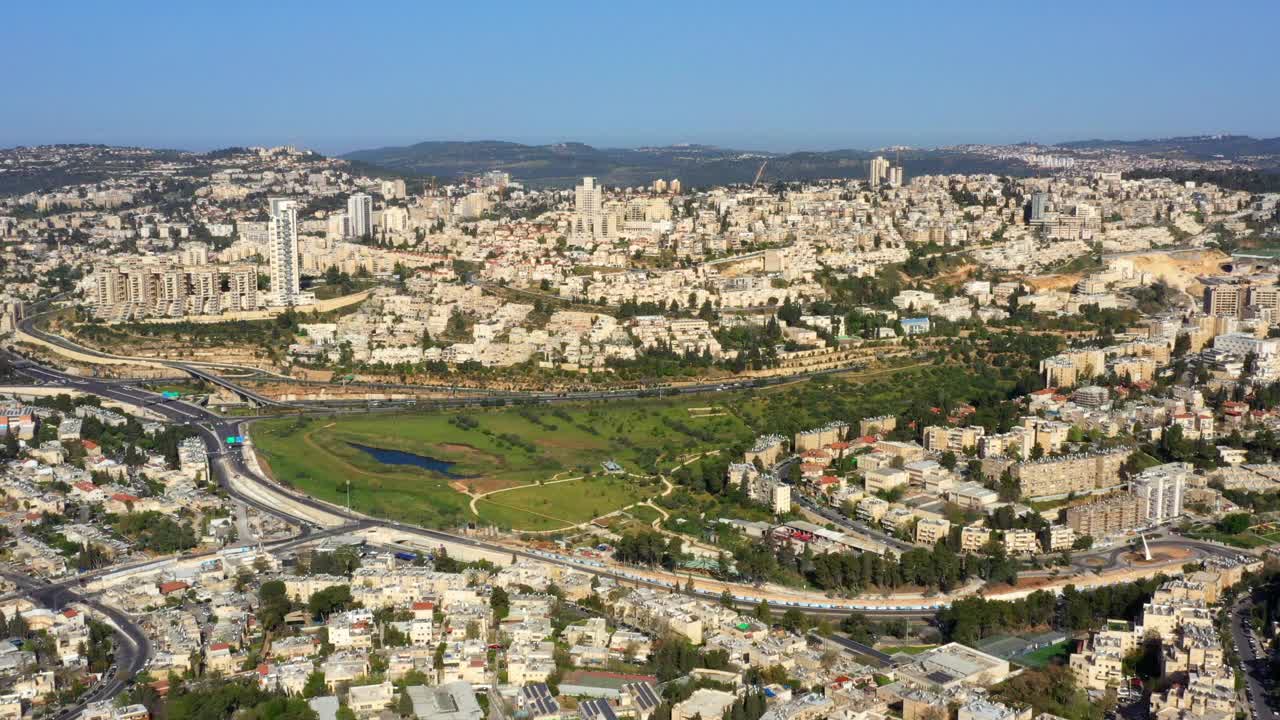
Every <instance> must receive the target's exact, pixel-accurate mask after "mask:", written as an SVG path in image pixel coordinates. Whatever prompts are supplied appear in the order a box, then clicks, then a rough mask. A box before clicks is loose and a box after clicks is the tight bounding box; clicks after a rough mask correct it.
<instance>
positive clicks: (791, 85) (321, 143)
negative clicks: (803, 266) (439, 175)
mask: <svg viewBox="0 0 1280 720" xmlns="http://www.w3.org/2000/svg"><path fill="white" fill-rule="evenodd" d="M2 16H3V18H4V19H3V22H0V57H2V58H3V66H4V68H5V72H4V90H3V94H2V95H0V97H2V98H3V101H0V146H5V147H7V146H12V145H18V144H27V145H30V144H37V143H49V142H104V143H127V144H140V145H147V146H164V147H180V148H190V149H208V148H214V147H223V146H227V145H233V144H235V145H258V144H275V143H286V142H289V143H296V144H299V145H303V146H306V147H312V148H316V149H318V150H321V151H323V152H335V153H336V152H342V151H347V150H352V149H358V148H366V147H373V146H379V145H387V144H401V143H410V142H417V141H421V140H453V139H458V140H478V139H503V140H514V141H519V142H539V143H541V142H555V141H562V140H580V141H583V142H588V143H592V144H596V145H602V146H603V145H614V146H630V145H639V144H650V143H676V142H700V143H710V144H718V145H724V146H731V147H740V148H758V149H769V150H790V149H830V148H847V147H854V148H873V147H878V146H882V145H887V144H893V143H903V144H914V145H937V144H949V143H955V142H1016V141H1020V140H1039V141H1047V142H1054V141H1061V140H1070V139H1083V138H1091V137H1109V138H1142V137H1164V136H1169V135H1177V134H1198V133H1212V132H1234V133H1246V134H1252V135H1255V136H1267V137H1270V136H1275V135H1280V90H1278V88H1280V72H1278V70H1280V54H1277V52H1276V45H1275V32H1276V28H1277V26H1278V25H1280V2H1276V0H1261V1H1256V2H1255V1H1241V2H1230V3H1207V2H1203V1H1200V2H1182V1H1181V0H1169V1H1167V2H1143V1H1138V0H1108V1H1107V2H1096V3H1095V2H994V1H993V2H964V3H959V2H956V3H953V2H950V1H949V0H946V1H943V0H938V1H937V2H911V1H906V0H894V1H892V2H884V1H878V0H877V1H872V0H868V1H867V2H858V1H854V0H849V1H845V2H830V3H818V2H814V3H809V2H795V1H792V2H777V1H776V0H774V1H772V2H750V1H742V2H711V1H710V0H684V1H683V2H674V3H667V2H651V3H618V2H609V1H607V0H596V1H595V2H590V3H587V2H581V3H579V2H571V1H569V0H563V1H560V0H552V2H523V3H518V4H517V3H504V2H474V1H469V2H452V3H444V2H421V1H416V2H376V3H362V2H342V3H335V2H324V1H323V0H316V1H314V2H283V1H281V2H276V1H274V0H264V1H262V2H236V1H218V2H213V1H209V2H204V1H202V0H197V1H196V2H172V0H170V1H168V2H143V1H141V0H137V1H135V0H126V1H125V2H100V1H97V0H94V1H93V2H89V1H87V0H85V1H82V2H75V1H74V0H71V1H67V2H56V1H55V0H25V1H24V0H13V2H9V3H7V4H6V5H5V9H4V11H3V15H2Z"/></svg>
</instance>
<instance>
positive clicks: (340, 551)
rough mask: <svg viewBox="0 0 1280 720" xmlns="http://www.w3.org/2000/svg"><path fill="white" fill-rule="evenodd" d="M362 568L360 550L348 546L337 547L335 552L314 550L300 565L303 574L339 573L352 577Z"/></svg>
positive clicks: (341, 575) (299, 569) (342, 575)
mask: <svg viewBox="0 0 1280 720" xmlns="http://www.w3.org/2000/svg"><path fill="white" fill-rule="evenodd" d="M359 568H360V551H359V550H357V549H356V548H354V547H350V546H346V547H339V548H335V549H334V550H333V552H313V553H311V554H310V556H309V557H308V558H307V560H306V562H305V563H302V564H301V565H300V566H299V567H298V572H299V573H300V574H302V575H338V576H340V577H350V576H351V573H353V572H355V571H356V570H358V569H359Z"/></svg>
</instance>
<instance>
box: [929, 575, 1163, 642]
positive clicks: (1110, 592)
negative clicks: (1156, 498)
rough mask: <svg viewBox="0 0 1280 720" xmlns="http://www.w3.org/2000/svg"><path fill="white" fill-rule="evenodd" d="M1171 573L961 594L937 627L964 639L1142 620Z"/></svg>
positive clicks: (948, 636) (946, 636)
mask: <svg viewBox="0 0 1280 720" xmlns="http://www.w3.org/2000/svg"><path fill="white" fill-rule="evenodd" d="M1166 579H1167V578H1166V577H1165V576H1164V575H1156V576H1154V577H1151V578H1147V579H1145V580H1140V581H1137V582H1133V583H1126V584H1123V585H1107V586H1103V587H1100V588H1097V589H1094V590H1084V591H1082V590H1077V589H1076V587H1075V586H1074V585H1068V586H1067V587H1066V588H1064V589H1063V591H1062V595H1061V597H1057V596H1055V595H1053V594H1052V593H1049V592H1046V591H1044V590H1037V591H1035V592H1033V593H1031V594H1030V595H1028V596H1027V597H1025V598H1021V599H1018V600H987V599H986V598H981V597H966V598H960V599H958V600H955V601H953V602H952V603H951V605H950V606H948V607H946V608H943V609H942V610H941V611H939V612H938V629H939V630H940V631H941V633H942V636H943V638H944V639H946V640H948V641H956V642H963V643H972V642H975V641H978V640H982V639H983V638H987V637H991V636H994V635H1005V634H1011V633H1019V632H1024V631H1027V630H1032V629H1035V628H1043V627H1055V628H1057V629H1059V630H1071V631H1075V630H1092V629H1096V628H1098V627H1100V626H1101V625H1102V623H1104V622H1106V621H1107V620H1108V619H1117V620H1129V621H1133V620H1137V619H1138V617H1139V616H1140V615H1141V614H1142V606H1143V604H1145V603H1146V602H1147V601H1149V600H1150V599H1151V595H1152V594H1153V593H1154V592H1155V590H1156V588H1157V587H1159V586H1160V585H1161V583H1163V582H1164V581H1165V580H1166Z"/></svg>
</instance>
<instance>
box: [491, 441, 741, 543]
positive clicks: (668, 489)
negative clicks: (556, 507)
mask: <svg viewBox="0 0 1280 720" xmlns="http://www.w3.org/2000/svg"><path fill="white" fill-rule="evenodd" d="M719 454H720V451H719V450H709V451H707V452H702V453H695V454H693V455H690V456H689V457H688V458H686V459H685V461H684V462H682V463H680V464H679V465H676V466H675V467H674V468H672V471H675V470H679V469H680V468H682V467H684V466H686V465H688V464H690V463H692V462H694V461H697V460H701V459H702V458H703V457H706V456H709V455H719ZM557 475H559V473H557ZM627 476H628V477H633V478H651V477H654V476H653V475H639V474H636V473H631V472H629V473H627ZM552 477H553V478H554V477H556V476H555V475H553V476H552ZM583 477H585V476H583V475H579V476H577V477H571V478H563V479H560V480H555V479H553V480H549V481H547V482H544V483H542V486H543V487H545V486H547V485H554V484H556V483H564V482H571V481H573V480H581V479H583ZM657 478H658V479H659V480H660V481H662V485H663V487H662V492H661V493H659V494H658V497H666V496H668V495H670V494H671V493H673V492H675V489H676V486H675V483H673V482H671V479H670V478H668V477H667V476H666V475H665V474H662V473H659V474H658V475H657ZM537 485H538V483H526V484H524V485H516V486H513V487H509V488H499V489H497V490H490V491H489V492H486V493H480V494H479V495H472V497H471V513H472V514H473V515H475V516H476V517H480V513H479V510H478V508H477V505H476V504H477V503H478V502H479V501H480V500H482V499H485V498H487V497H489V496H492V495H497V494H498V493H502V492H507V491H508V490H519V489H520V488H527V487H532V486H537ZM489 502H491V503H493V504H494V505H497V506H499V507H505V508H509V509H513V510H519V511H521V512H525V513H529V514H530V515H537V516H538V517H543V518H546V519H548V520H557V521H559V522H563V523H565V524H564V525H563V526H561V527H558V528H553V529H550V530H521V531H519V532H521V533H524V534H527V535H551V534H554V533H562V532H567V531H571V530H581V529H582V528H585V527H587V526H588V525H590V524H592V523H594V522H596V521H597V520H604V519H605V518H610V517H613V516H615V515H620V514H622V513H625V512H626V511H628V510H632V509H634V508H636V507H639V506H641V505H644V506H647V507H651V508H653V509H654V510H656V511H658V512H659V513H661V514H662V517H661V518H659V519H657V520H654V521H653V523H652V524H651V526H652V527H653V529H655V530H657V531H658V532H660V533H662V534H663V535H671V536H675V535H676V533H672V532H670V531H667V530H663V529H662V528H660V527H658V523H659V522H661V521H662V520H665V519H667V518H669V517H671V516H670V514H669V513H667V511H666V510H663V509H662V508H660V507H658V505H657V504H655V503H654V502H653V500H652V499H649V500H641V501H639V502H634V503H631V504H630V505H626V506H623V507H620V508H617V509H616V510H612V511H610V512H607V513H604V514H603V515H598V516H596V517H593V518H591V519H589V520H584V521H583V522H579V523H575V522H573V521H571V520H566V519H564V518H558V517H554V516H552V515H545V514H543V513H540V512H537V511H534V510H529V509H528V508H519V507H514V506H511V505H503V504H502V503H500V502H497V501H496V500H489ZM682 539H683V538H682ZM686 542H690V541H688V540H686ZM693 544H695V545H699V546H700V547H704V548H708V549H709V546H701V545H700V544H699V543H693Z"/></svg>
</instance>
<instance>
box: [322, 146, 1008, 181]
mask: <svg viewBox="0 0 1280 720" xmlns="http://www.w3.org/2000/svg"><path fill="white" fill-rule="evenodd" d="M875 155H876V153H875V152H869V151H865V150H830V151H823V152H796V153H770V152H758V151H749V150H733V149H727V148H718V147H713V146H709V145H672V146H666V147H640V148H596V147H592V146H590V145H585V144H583V143H558V144H555V145H522V144H520V143H513V142H502V141H496V140H485V141H478V142H423V143H418V144H416V145H407V146H403V147H384V148H376V149H372V150H358V151H356V152H352V153H348V154H346V155H343V156H342V157H343V158H344V159H347V160H352V161H355V162H360V163H363V164H366V165H371V166H374V167H380V168H384V169H386V170H389V171H394V172H400V173H405V174H408V175H418V176H433V177H438V178H441V179H443V180H454V179H459V178H464V177H468V176H474V175H478V174H480V173H483V172H486V171H489V170H501V171H505V172H509V173H511V176H512V177H514V178H519V179H520V180H521V181H523V182H525V183H528V184H530V185H535V186H542V187H570V186H572V185H574V184H576V183H577V182H578V181H579V179H580V178H582V177H583V176H584V175H590V176H593V177H596V178H597V179H598V180H600V182H602V183H604V184H606V185H614V186H619V185H646V184H649V183H651V182H653V181H654V180H656V179H657V178H666V179H668V180H669V179H671V178H679V179H680V181H681V182H682V183H683V184H684V186H685V187H706V186H710V185H727V184H731V183H748V182H751V181H752V179H754V178H755V175H756V172H757V171H758V170H759V169H760V164H761V163H762V162H764V161H766V160H767V161H768V166H767V167H766V168H765V173H764V178H763V182H766V183H773V182H776V181H779V180H787V181H790V180H812V179H818V178H851V177H865V176H866V174H867V167H868V161H869V160H870V159H871V158H873V157H875ZM901 159H902V163H903V165H904V166H905V167H906V174H907V175H908V176H912V175H921V174H932V173H973V172H994V173H1001V174H1016V175H1023V174H1026V172H1027V169H1026V167H1025V166H1024V165H1022V163H1020V162H1016V161H1002V160H995V159H991V158H986V157H980V156H977V155H972V154H968V153H963V152H959V151H947V150H910V151H904V152H903V153H902V155H901Z"/></svg>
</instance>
